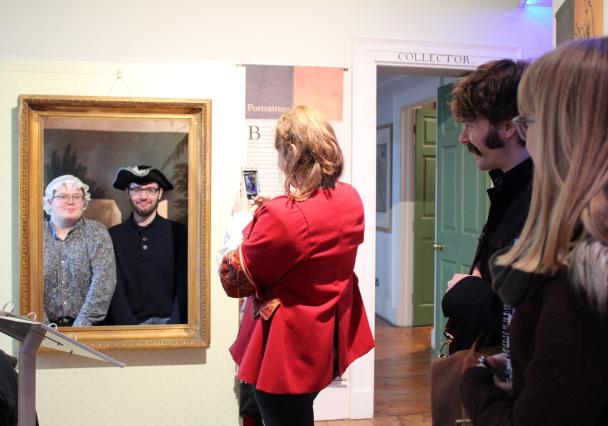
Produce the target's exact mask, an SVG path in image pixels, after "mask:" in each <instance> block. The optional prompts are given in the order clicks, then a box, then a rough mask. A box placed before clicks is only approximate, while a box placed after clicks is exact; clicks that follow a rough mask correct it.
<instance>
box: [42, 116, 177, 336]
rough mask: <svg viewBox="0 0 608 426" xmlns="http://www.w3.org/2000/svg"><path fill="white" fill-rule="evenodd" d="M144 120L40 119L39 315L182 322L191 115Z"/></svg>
mask: <svg viewBox="0 0 608 426" xmlns="http://www.w3.org/2000/svg"><path fill="white" fill-rule="evenodd" d="M149 126H150V122H149V121H148V120H146V121H138V120H133V119H129V120H125V119H108V118H103V119H101V120H95V119H92V118H87V119H74V118H70V119H69V120H66V119H62V118H60V117H49V118H48V119H46V120H45V122H44V166H45V167H44V170H45V175H44V180H45V182H49V183H48V184H47V186H46V189H45V192H44V201H43V207H44V211H45V213H46V217H45V221H44V222H43V227H44V245H43V256H44V259H43V265H44V266H43V269H44V319H45V321H49V322H51V323H56V324H57V325H58V326H63V327H70V326H73V327H80V326H94V325H164V324H185V323H187V322H188V313H187V306H188V273H187V269H188V265H187V259H188V230H187V226H186V224H187V215H188V201H187V189H188V163H187V160H188V158H187V144H188V122H187V121H186V120H179V119H175V120H168V122H165V123H164V125H163V126H161V128H160V129H159V123H158V122H155V123H153V128H154V131H153V132H150V131H149V129H148V128H147V127H149ZM125 159H128V160H130V161H133V162H138V161H141V160H145V161H148V162H150V164H154V166H149V165H139V166H129V165H125V164H122V163H121V162H122V161H125ZM156 164H160V166H156ZM157 167H158V168H157ZM161 169H162V170H161ZM163 171H164V173H163ZM58 174H59V176H57V175H58ZM169 176H170V177H169ZM172 181H173V182H175V184H173V183H172Z"/></svg>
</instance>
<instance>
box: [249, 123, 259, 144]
mask: <svg viewBox="0 0 608 426" xmlns="http://www.w3.org/2000/svg"><path fill="white" fill-rule="evenodd" d="M249 140H250V141H257V140H260V127H259V126H249Z"/></svg>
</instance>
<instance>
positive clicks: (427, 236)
mask: <svg viewBox="0 0 608 426" xmlns="http://www.w3.org/2000/svg"><path fill="white" fill-rule="evenodd" d="M436 115H437V112H436V110H434V109H417V110H416V149H415V152H416V154H415V157H416V159H415V161H416V163H415V164H416V166H415V167H416V169H415V170H416V173H415V184H414V186H415V190H414V289H413V293H412V302H413V305H414V310H413V318H412V324H413V325H430V324H433V315H434V313H433V307H434V306H435V304H434V296H435V295H434V291H435V289H434V281H433V276H434V272H435V271H434V270H433V268H434V266H433V243H434V242H435V173H436V172H435V149H436V139H437V132H436V126H437V124H436Z"/></svg>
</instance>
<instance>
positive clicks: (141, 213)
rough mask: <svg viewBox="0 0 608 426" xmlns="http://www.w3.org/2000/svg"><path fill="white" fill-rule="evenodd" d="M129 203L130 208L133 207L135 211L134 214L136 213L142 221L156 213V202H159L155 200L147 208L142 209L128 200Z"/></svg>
mask: <svg viewBox="0 0 608 426" xmlns="http://www.w3.org/2000/svg"><path fill="white" fill-rule="evenodd" d="M129 201H130V202H131V207H133V210H134V211H135V213H137V214H138V215H139V216H140V217H142V218H144V219H145V218H147V217H149V216H150V215H151V214H153V213H154V212H155V211H156V208H157V207H158V202H159V201H158V199H156V200H154V201H153V202H152V204H150V205H149V206H148V207H147V208H145V209H142V208H140V207H139V206H138V205H137V204H135V202H133V200H131V199H130V200H129Z"/></svg>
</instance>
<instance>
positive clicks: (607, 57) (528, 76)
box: [497, 38, 608, 311]
mask: <svg viewBox="0 0 608 426" xmlns="http://www.w3.org/2000/svg"><path fill="white" fill-rule="evenodd" d="M518 99H519V111H520V114H522V115H524V116H527V117H533V118H534V119H535V126H536V129H537V141H536V144H537V148H536V152H537V154H536V156H535V158H534V161H535V170H534V184H533V192H532V202H531V205H530V213H529V215H528V219H527V221H526V224H525V226H524V229H523V231H522V234H521V237H520V238H519V240H518V241H517V242H516V243H515V245H514V246H513V247H512V248H511V250H510V251H509V252H507V253H506V254H504V255H503V256H500V257H499V258H498V259H497V263H498V264H499V265H512V266H513V267H515V268H517V269H521V270H523V271H526V272H534V273H541V274H554V273H556V272H557V271H558V270H559V269H561V268H563V267H566V268H567V269H568V270H569V272H570V275H571V276H572V278H573V281H574V284H575V286H577V287H578V288H580V289H581V290H583V292H584V293H586V294H587V295H588V296H589V298H590V299H591V300H592V302H593V303H594V305H595V306H596V307H597V308H598V309H599V310H600V311H605V309H606V300H607V296H608V264H607V262H608V247H607V246H608V102H607V101H606V99H608V38H595V39H585V40H577V41H573V42H570V43H568V44H565V45H563V46H561V47H559V48H557V49H555V50H553V51H551V52H549V53H547V54H545V55H543V56H542V57H540V58H539V59H538V60H536V61H535V62H534V63H532V65H530V66H529V67H528V69H527V70H526V71H525V73H524V76H523V78H522V81H521V84H520V86H519V91H518Z"/></svg>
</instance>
